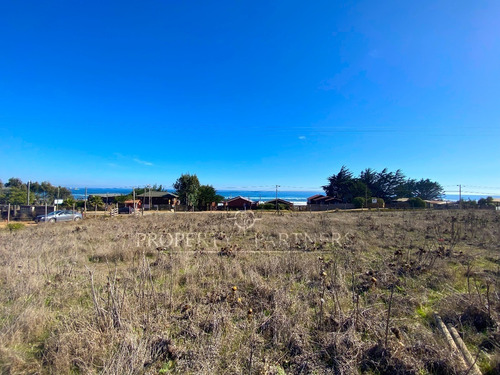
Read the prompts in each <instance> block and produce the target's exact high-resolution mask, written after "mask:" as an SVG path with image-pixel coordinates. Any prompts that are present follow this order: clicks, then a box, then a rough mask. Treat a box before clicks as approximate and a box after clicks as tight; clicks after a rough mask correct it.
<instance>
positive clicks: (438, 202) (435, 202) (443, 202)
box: [424, 200, 450, 204]
mask: <svg viewBox="0 0 500 375" xmlns="http://www.w3.org/2000/svg"><path fill="white" fill-rule="evenodd" d="M424 202H426V203H430V204H448V203H450V202H447V201H431V200H424Z"/></svg>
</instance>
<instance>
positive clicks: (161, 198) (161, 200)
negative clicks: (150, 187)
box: [136, 191, 179, 207]
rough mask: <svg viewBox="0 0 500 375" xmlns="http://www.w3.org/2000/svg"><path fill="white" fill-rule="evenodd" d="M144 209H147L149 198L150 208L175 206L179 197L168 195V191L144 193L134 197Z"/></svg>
mask: <svg viewBox="0 0 500 375" xmlns="http://www.w3.org/2000/svg"><path fill="white" fill-rule="evenodd" d="M136 198H139V199H140V200H141V202H142V205H143V206H144V207H149V199H150V198H151V206H153V207H154V206H160V205H175V204H177V201H178V199H179V197H178V196H177V195H176V194H173V193H169V192H168V191H151V192H149V191H145V192H144V193H143V194H138V195H136Z"/></svg>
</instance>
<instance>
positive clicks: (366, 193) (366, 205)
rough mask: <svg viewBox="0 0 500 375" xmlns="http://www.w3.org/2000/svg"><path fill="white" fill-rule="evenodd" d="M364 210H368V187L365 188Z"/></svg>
mask: <svg viewBox="0 0 500 375" xmlns="http://www.w3.org/2000/svg"><path fill="white" fill-rule="evenodd" d="M365 208H368V186H365Z"/></svg>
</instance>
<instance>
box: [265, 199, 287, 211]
mask: <svg viewBox="0 0 500 375" xmlns="http://www.w3.org/2000/svg"><path fill="white" fill-rule="evenodd" d="M276 201H278V204H281V205H285V206H286V207H287V208H288V209H289V210H293V203H292V202H289V201H286V200H284V199H280V198H278V199H272V200H270V201H267V202H265V203H266V204H272V205H273V206H275V205H276Z"/></svg>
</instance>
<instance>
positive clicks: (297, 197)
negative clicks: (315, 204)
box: [70, 188, 323, 205]
mask: <svg viewBox="0 0 500 375" xmlns="http://www.w3.org/2000/svg"><path fill="white" fill-rule="evenodd" d="M70 190H71V193H72V194H73V197H75V199H85V188H70ZM131 191H132V190H131V189H128V188H87V195H92V194H109V195H116V194H128V193H130V192H131ZM217 193H218V194H220V195H222V196H223V197H224V198H226V199H230V198H234V197H237V196H242V197H245V198H248V199H250V200H253V201H261V202H265V201H268V200H271V199H275V198H276V190H270V191H265V190H252V191H250V190H217ZM315 194H323V192H322V191H321V190H317V191H285V190H283V191H280V190H278V198H280V199H284V200H287V201H290V202H292V203H294V204H298V205H300V204H306V202H307V198H308V197H310V196H312V195H315Z"/></svg>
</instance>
